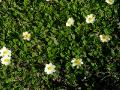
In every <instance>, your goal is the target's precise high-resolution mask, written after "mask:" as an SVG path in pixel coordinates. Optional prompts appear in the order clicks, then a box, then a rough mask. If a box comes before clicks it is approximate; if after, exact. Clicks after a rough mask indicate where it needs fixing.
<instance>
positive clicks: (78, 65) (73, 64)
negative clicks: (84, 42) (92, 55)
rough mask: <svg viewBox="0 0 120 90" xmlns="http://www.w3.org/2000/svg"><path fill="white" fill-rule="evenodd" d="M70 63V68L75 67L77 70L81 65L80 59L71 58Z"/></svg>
mask: <svg viewBox="0 0 120 90" xmlns="http://www.w3.org/2000/svg"><path fill="white" fill-rule="evenodd" d="M71 63H72V67H74V66H77V68H79V67H80V66H81V65H82V64H83V62H82V59H76V58H73V59H72V61H71Z"/></svg>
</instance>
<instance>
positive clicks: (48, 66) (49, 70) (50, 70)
mask: <svg viewBox="0 0 120 90" xmlns="http://www.w3.org/2000/svg"><path fill="white" fill-rule="evenodd" d="M55 67H56V66H55V65H53V64H52V63H49V64H46V65H45V70H44V71H45V72H46V73H47V74H52V73H53V72H55V71H56V70H55Z"/></svg>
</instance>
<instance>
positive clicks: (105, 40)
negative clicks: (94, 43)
mask: <svg viewBox="0 0 120 90" xmlns="http://www.w3.org/2000/svg"><path fill="white" fill-rule="evenodd" d="M99 37H100V40H101V42H108V41H109V40H110V36H109V35H100V36H99Z"/></svg>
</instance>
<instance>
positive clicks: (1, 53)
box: [0, 47, 11, 65]
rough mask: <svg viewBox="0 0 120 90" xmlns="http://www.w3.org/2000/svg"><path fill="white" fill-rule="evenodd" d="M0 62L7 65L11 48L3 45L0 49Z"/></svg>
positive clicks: (9, 60)
mask: <svg viewBox="0 0 120 90" xmlns="http://www.w3.org/2000/svg"><path fill="white" fill-rule="evenodd" d="M0 56H1V57H2V58H1V63H2V64H4V65H9V64H10V62H11V50H9V49H7V48H6V47H3V48H2V49H0Z"/></svg>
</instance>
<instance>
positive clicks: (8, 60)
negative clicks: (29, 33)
mask: <svg viewBox="0 0 120 90" xmlns="http://www.w3.org/2000/svg"><path fill="white" fill-rule="evenodd" d="M10 59H11V57H9V56H4V57H3V58H1V63H2V64H4V65H9V64H10V62H11V61H10Z"/></svg>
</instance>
